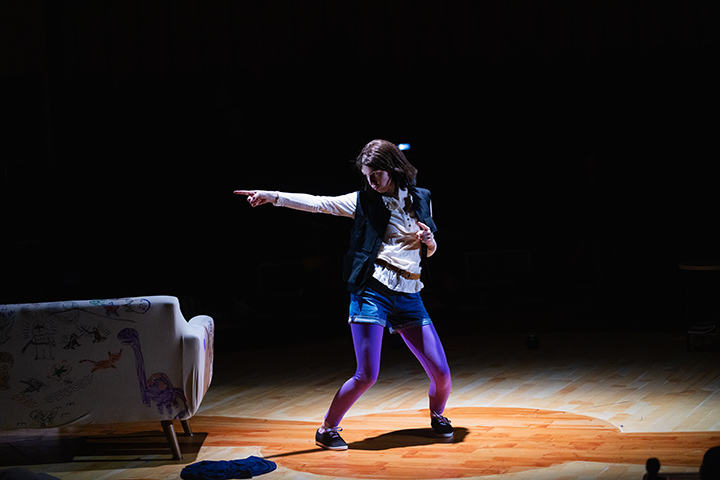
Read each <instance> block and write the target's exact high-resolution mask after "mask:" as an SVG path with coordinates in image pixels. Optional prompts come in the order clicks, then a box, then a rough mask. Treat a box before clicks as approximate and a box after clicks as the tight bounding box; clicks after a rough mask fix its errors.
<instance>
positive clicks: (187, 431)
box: [180, 420, 193, 437]
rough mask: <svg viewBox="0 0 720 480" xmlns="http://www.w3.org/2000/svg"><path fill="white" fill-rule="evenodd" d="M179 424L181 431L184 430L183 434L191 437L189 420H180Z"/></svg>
mask: <svg viewBox="0 0 720 480" xmlns="http://www.w3.org/2000/svg"><path fill="white" fill-rule="evenodd" d="M180 425H182V427H183V432H185V435H187V436H188V437H192V434H193V433H192V428H190V421H189V420H180Z"/></svg>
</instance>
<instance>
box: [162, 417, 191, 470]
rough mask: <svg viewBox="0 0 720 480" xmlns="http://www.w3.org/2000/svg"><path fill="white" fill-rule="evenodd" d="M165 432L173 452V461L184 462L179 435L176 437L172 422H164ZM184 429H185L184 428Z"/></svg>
mask: <svg viewBox="0 0 720 480" xmlns="http://www.w3.org/2000/svg"><path fill="white" fill-rule="evenodd" d="M160 423H161V424H162V428H163V432H165V438H167V441H168V443H169V444H170V450H172V454H173V460H182V458H183V456H182V452H181V451H180V443H179V442H178V439H177V435H175V427H174V426H173V422H172V420H162V421H161V422H160ZM183 428H185V427H184V426H183Z"/></svg>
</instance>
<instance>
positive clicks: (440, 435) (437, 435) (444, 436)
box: [433, 432, 454, 438]
mask: <svg viewBox="0 0 720 480" xmlns="http://www.w3.org/2000/svg"><path fill="white" fill-rule="evenodd" d="M453 434H454V433H453V432H450V433H436V432H433V436H434V437H439V438H452V436H453Z"/></svg>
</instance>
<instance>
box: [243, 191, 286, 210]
mask: <svg viewBox="0 0 720 480" xmlns="http://www.w3.org/2000/svg"><path fill="white" fill-rule="evenodd" d="M233 193H235V195H246V196H247V197H248V198H247V201H248V203H249V204H250V205H252V206H253V207H257V206H260V205H263V204H265V203H272V204H273V205H274V204H275V202H277V199H278V195H277V193H275V192H268V191H265V190H235V191H234V192H233Z"/></svg>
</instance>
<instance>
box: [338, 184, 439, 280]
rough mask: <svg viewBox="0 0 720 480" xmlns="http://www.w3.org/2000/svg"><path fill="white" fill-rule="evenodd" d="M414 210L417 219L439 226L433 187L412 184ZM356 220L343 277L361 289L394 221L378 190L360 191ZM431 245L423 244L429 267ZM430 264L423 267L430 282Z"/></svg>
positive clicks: (410, 189)
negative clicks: (432, 201)
mask: <svg viewBox="0 0 720 480" xmlns="http://www.w3.org/2000/svg"><path fill="white" fill-rule="evenodd" d="M409 194H410V195H412V198H413V210H414V211H415V215H416V216H417V219H418V220H419V221H421V222H422V223H424V224H425V225H427V226H428V227H430V230H431V231H432V232H433V233H435V232H436V231H437V227H436V226H435V222H433V219H432V217H431V216H430V191H429V190H425V189H424V188H417V187H410V188H409ZM357 195H358V197H357V207H356V209H355V222H354V223H353V227H352V230H351V231H350V246H349V247H348V252H347V254H345V259H344V262H343V280H345V282H347V288H348V290H349V291H350V292H352V293H359V292H360V291H361V290H362V289H363V286H364V285H365V282H366V281H367V280H368V279H369V278H370V277H371V276H372V274H373V270H374V269H373V264H374V263H375V259H376V258H377V255H378V252H379V251H380V245H381V244H382V240H383V236H384V235H385V230H386V229H387V226H388V223H389V222H390V210H388V209H387V207H385V203H384V202H383V200H382V197H381V196H380V195H379V194H377V193H375V192H368V191H359V192H357ZM426 257H427V247H426V246H425V245H424V244H423V246H422V262H421V265H422V266H423V267H425V265H424V264H425V259H426ZM426 270H427V268H423V269H422V274H423V281H425V282H427V280H428V279H427V273H426Z"/></svg>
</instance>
